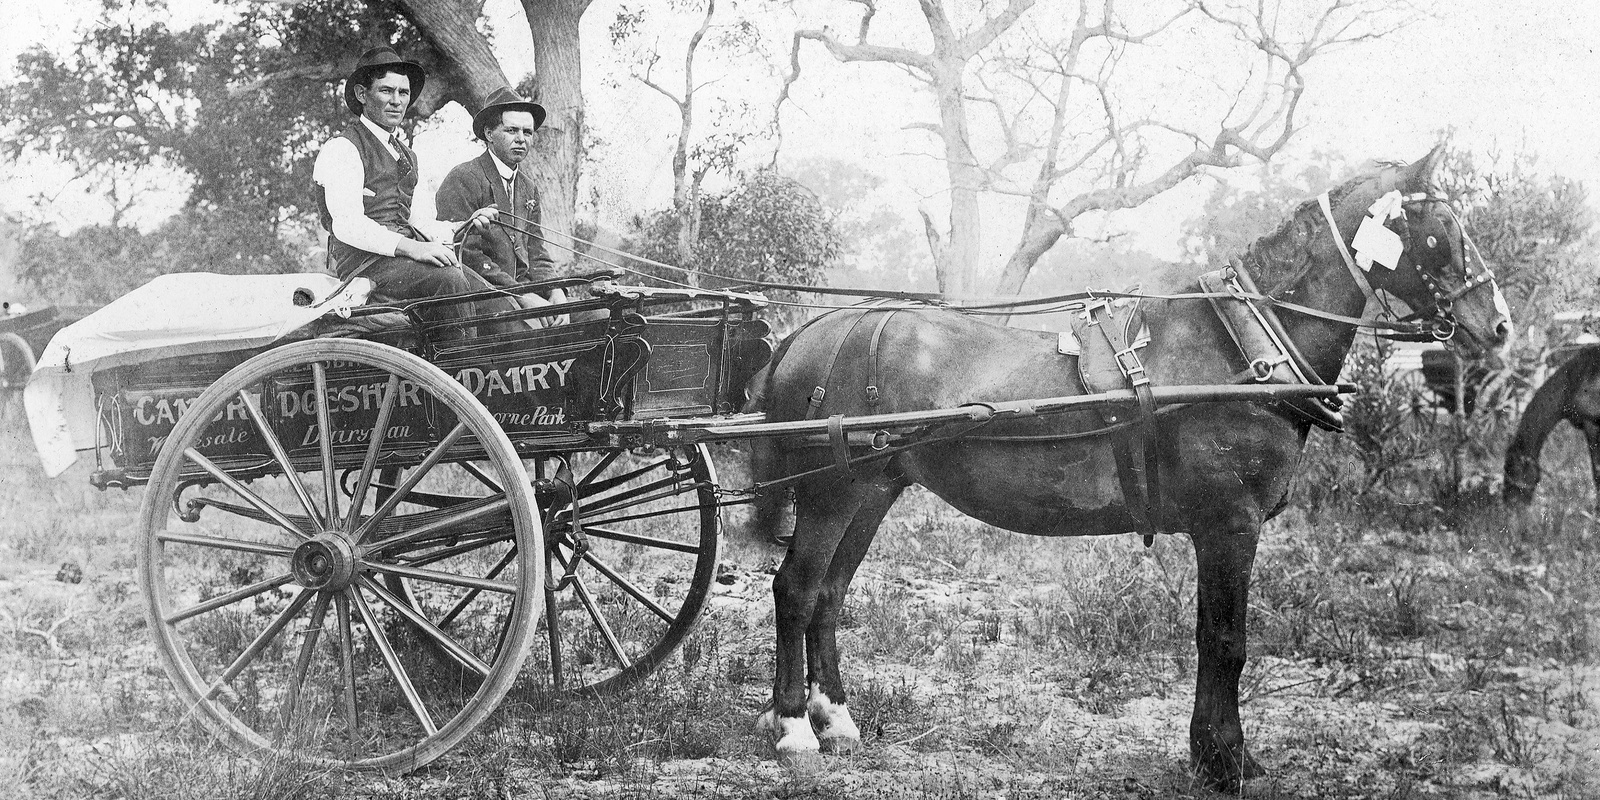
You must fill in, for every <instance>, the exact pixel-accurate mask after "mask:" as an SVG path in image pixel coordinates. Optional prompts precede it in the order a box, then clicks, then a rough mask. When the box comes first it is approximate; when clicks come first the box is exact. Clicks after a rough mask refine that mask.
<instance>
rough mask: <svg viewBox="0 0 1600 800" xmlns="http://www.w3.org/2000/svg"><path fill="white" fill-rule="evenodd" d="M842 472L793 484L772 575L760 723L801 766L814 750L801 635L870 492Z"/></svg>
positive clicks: (785, 757)
mask: <svg viewBox="0 0 1600 800" xmlns="http://www.w3.org/2000/svg"><path fill="white" fill-rule="evenodd" d="M864 488H865V486H864V485H863V486H858V485H857V484H856V483H855V482H854V481H852V480H849V479H847V478H843V477H839V478H831V479H830V478H824V479H821V480H813V481H806V482H803V483H801V484H800V485H798V486H797V487H796V489H795V536H794V541H793V542H791V543H790V545H789V552H788V554H787V555H786V556H785V557H784V559H783V565H782V566H780V567H779V568H778V575H777V577H776V578H774V579H773V581H772V597H773V601H774V603H775V605H776V609H777V649H776V652H775V653H774V661H775V662H776V663H775V668H776V669H775V675H774V679H773V686H772V706H771V707H770V708H768V709H767V710H766V711H764V712H763V713H762V715H761V719H760V721H759V724H760V725H761V727H763V728H765V729H767V730H768V731H769V732H770V733H771V734H772V736H773V737H774V739H775V747H776V749H777V755H778V761H779V762H780V763H782V764H784V765H785V766H791V767H805V766H808V763H807V762H808V759H812V758H815V756H816V754H817V752H818V741H817V736H816V733H815V732H814V731H813V730H812V727H811V723H810V721H809V720H808V719H807V716H806V708H807V700H808V697H807V694H808V692H807V690H808V688H809V687H808V681H807V679H808V677H809V676H808V675H807V674H806V667H807V660H806V639H807V638H808V630H809V629H810V627H811V622H812V618H813V616H814V615H815V613H816V610H817V599H818V596H819V595H820V594H821V592H822V586H823V583H824V581H825V580H826V579H827V577H828V573H829V570H830V568H831V566H832V564H833V558H834V553H835V551H836V550H837V549H838V547H839V543H840V541H841V540H843V539H844V536H845V531H846V530H847V529H848V528H849V527H850V522H851V520H852V519H854V517H855V516H856V511H857V509H859V508H860V507H861V506H862V504H863V501H864V500H865V499H866V498H867V497H868V496H869V493H868V492H866V491H862V489H864Z"/></svg>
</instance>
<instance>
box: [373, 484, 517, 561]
mask: <svg viewBox="0 0 1600 800" xmlns="http://www.w3.org/2000/svg"><path fill="white" fill-rule="evenodd" d="M510 505H511V501H510V500H508V499H507V498H506V497H504V496H501V497H498V498H492V499H489V501H488V502H485V503H482V504H475V505H474V507H472V508H468V509H466V510H464V511H456V512H452V513H447V514H443V515H439V516H435V517H431V518H430V519H429V521H428V522H425V523H422V524H420V525H417V526H415V527H409V528H407V529H406V530H403V531H400V532H398V533H395V534H394V535H392V536H387V537H384V538H383V539H379V540H377V541H374V542H372V543H371V547H370V549H371V550H372V551H374V552H380V553H396V552H401V551H403V550H404V549H405V547H406V546H407V545H416V544H419V543H423V542H426V541H427V540H428V539H429V538H431V537H434V536H436V535H438V534H448V533H449V532H450V531H451V530H452V529H455V528H459V527H461V526H463V525H466V524H468V523H471V522H476V521H479V520H483V519H486V518H489V517H492V516H495V515H500V514H504V513H505V511H506V510H507V509H508V508H510Z"/></svg>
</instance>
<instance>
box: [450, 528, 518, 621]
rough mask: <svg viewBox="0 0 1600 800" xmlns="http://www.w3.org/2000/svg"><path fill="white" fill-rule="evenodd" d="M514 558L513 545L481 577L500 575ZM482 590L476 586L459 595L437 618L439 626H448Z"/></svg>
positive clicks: (489, 578) (493, 577) (492, 577)
mask: <svg viewBox="0 0 1600 800" xmlns="http://www.w3.org/2000/svg"><path fill="white" fill-rule="evenodd" d="M516 558H517V550H516V548H515V547H513V548H511V549H510V550H508V551H506V554H505V555H504V556H502V557H501V558H500V560H499V561H498V562H497V563H496V564H495V565H494V566H493V567H490V568H489V571H488V572H486V573H484V575H483V577H484V578H485V579H486V580H494V579H495V578H498V577H500V573H502V572H504V571H505V569H506V567H509V566H511V562H513V561H515V560H516ZM483 591H484V590H482V589H478V588H473V589H471V590H468V592H467V593H466V594H464V595H462V596H461V599H460V600H457V601H456V604H455V605H453V606H451V607H450V610H449V611H446V612H444V616H443V617H440V618H439V625H440V626H441V627H445V626H449V625H450V623H452V622H455V620H456V617H459V616H461V612H463V611H466V610H467V607H468V606H470V605H472V602H473V601H474V600H477V599H478V595H479V594H481V593H482V592H483Z"/></svg>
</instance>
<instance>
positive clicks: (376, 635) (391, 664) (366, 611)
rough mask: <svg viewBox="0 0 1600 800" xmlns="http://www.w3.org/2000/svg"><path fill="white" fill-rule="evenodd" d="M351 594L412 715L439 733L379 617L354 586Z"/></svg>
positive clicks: (428, 728) (368, 632)
mask: <svg viewBox="0 0 1600 800" xmlns="http://www.w3.org/2000/svg"><path fill="white" fill-rule="evenodd" d="M347 591H348V592H349V594H350V599H351V604H352V605H354V606H355V607H356V613H357V614H359V615H360V617H361V622H362V624H364V625H365V626H366V628H367V636H369V637H371V638H372V643H373V644H374V645H376V646H377V648H378V653H379V654H380V655H382V656H383V663H384V666H386V667H388V668H389V677H390V678H392V679H393V680H394V682H395V684H396V685H398V686H399V688H400V694H401V696H403V697H404V698H405V700H406V704H407V705H409V706H410V707H411V713H412V714H415V715H416V718H417V722H420V723H421V724H422V729H423V730H425V731H427V732H428V735H429V736H432V735H434V734H436V733H438V732H439V726H438V724H437V723H435V722H434V721H433V716H432V715H431V714H429V713H428V708H427V706H425V705H424V704H423V702H422V696H421V695H420V694H418V693H417V687H416V685H415V684H413V683H412V682H411V675H410V674H409V673H407V672H406V668H405V665H403V664H401V663H400V657H399V656H398V655H396V654H395V652H394V645H392V644H391V643H390V642H389V637H388V636H387V635H386V634H385V633H384V632H383V625H382V624H381V623H379V622H378V617H377V615H375V614H373V613H372V608H371V607H370V606H368V605H367V599H366V598H365V597H362V596H361V591H360V590H359V589H357V588H356V587H354V586H352V587H350V588H349V589H348V590H347Z"/></svg>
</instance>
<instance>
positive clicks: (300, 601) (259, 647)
mask: <svg viewBox="0 0 1600 800" xmlns="http://www.w3.org/2000/svg"><path fill="white" fill-rule="evenodd" d="M309 602H311V593H310V592H301V593H300V594H299V595H297V596H296V597H295V598H294V600H292V601H290V603H289V606H288V607H287V608H285V609H284V610H283V611H280V612H278V616H277V618H276V619H274V620H273V621H272V624H271V625H268V626H267V627H266V629H264V630H262V631H261V633H260V634H258V635H257V636H256V638H255V639H254V640H253V641H251V642H250V644H249V646H247V647H245V649H244V652H242V653H240V654H239V655H238V657H236V658H234V660H233V663H231V664H229V665H228V668H227V669H225V670H223V671H222V674H221V675H218V676H217V677H216V679H215V680H213V681H212V682H211V689H210V691H208V692H206V694H205V697H206V698H207V699H209V698H211V697H213V696H215V695H216V693H217V692H220V691H222V688H223V687H224V686H226V685H227V684H229V683H231V682H232V681H233V679H234V678H237V677H239V673H241V672H244V669H245V667H248V666H250V663H251V662H253V661H255V660H256V658H257V657H259V656H260V655H261V652H262V651H263V650H266V649H267V646H268V645H270V644H272V643H273V642H274V641H276V640H277V638H278V634H280V633H282V632H283V629H284V628H285V627H287V626H288V625H289V621H290V620H293V619H294V618H295V615H297V614H299V613H300V610H301V609H303V608H305V607H306V603H309Z"/></svg>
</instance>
